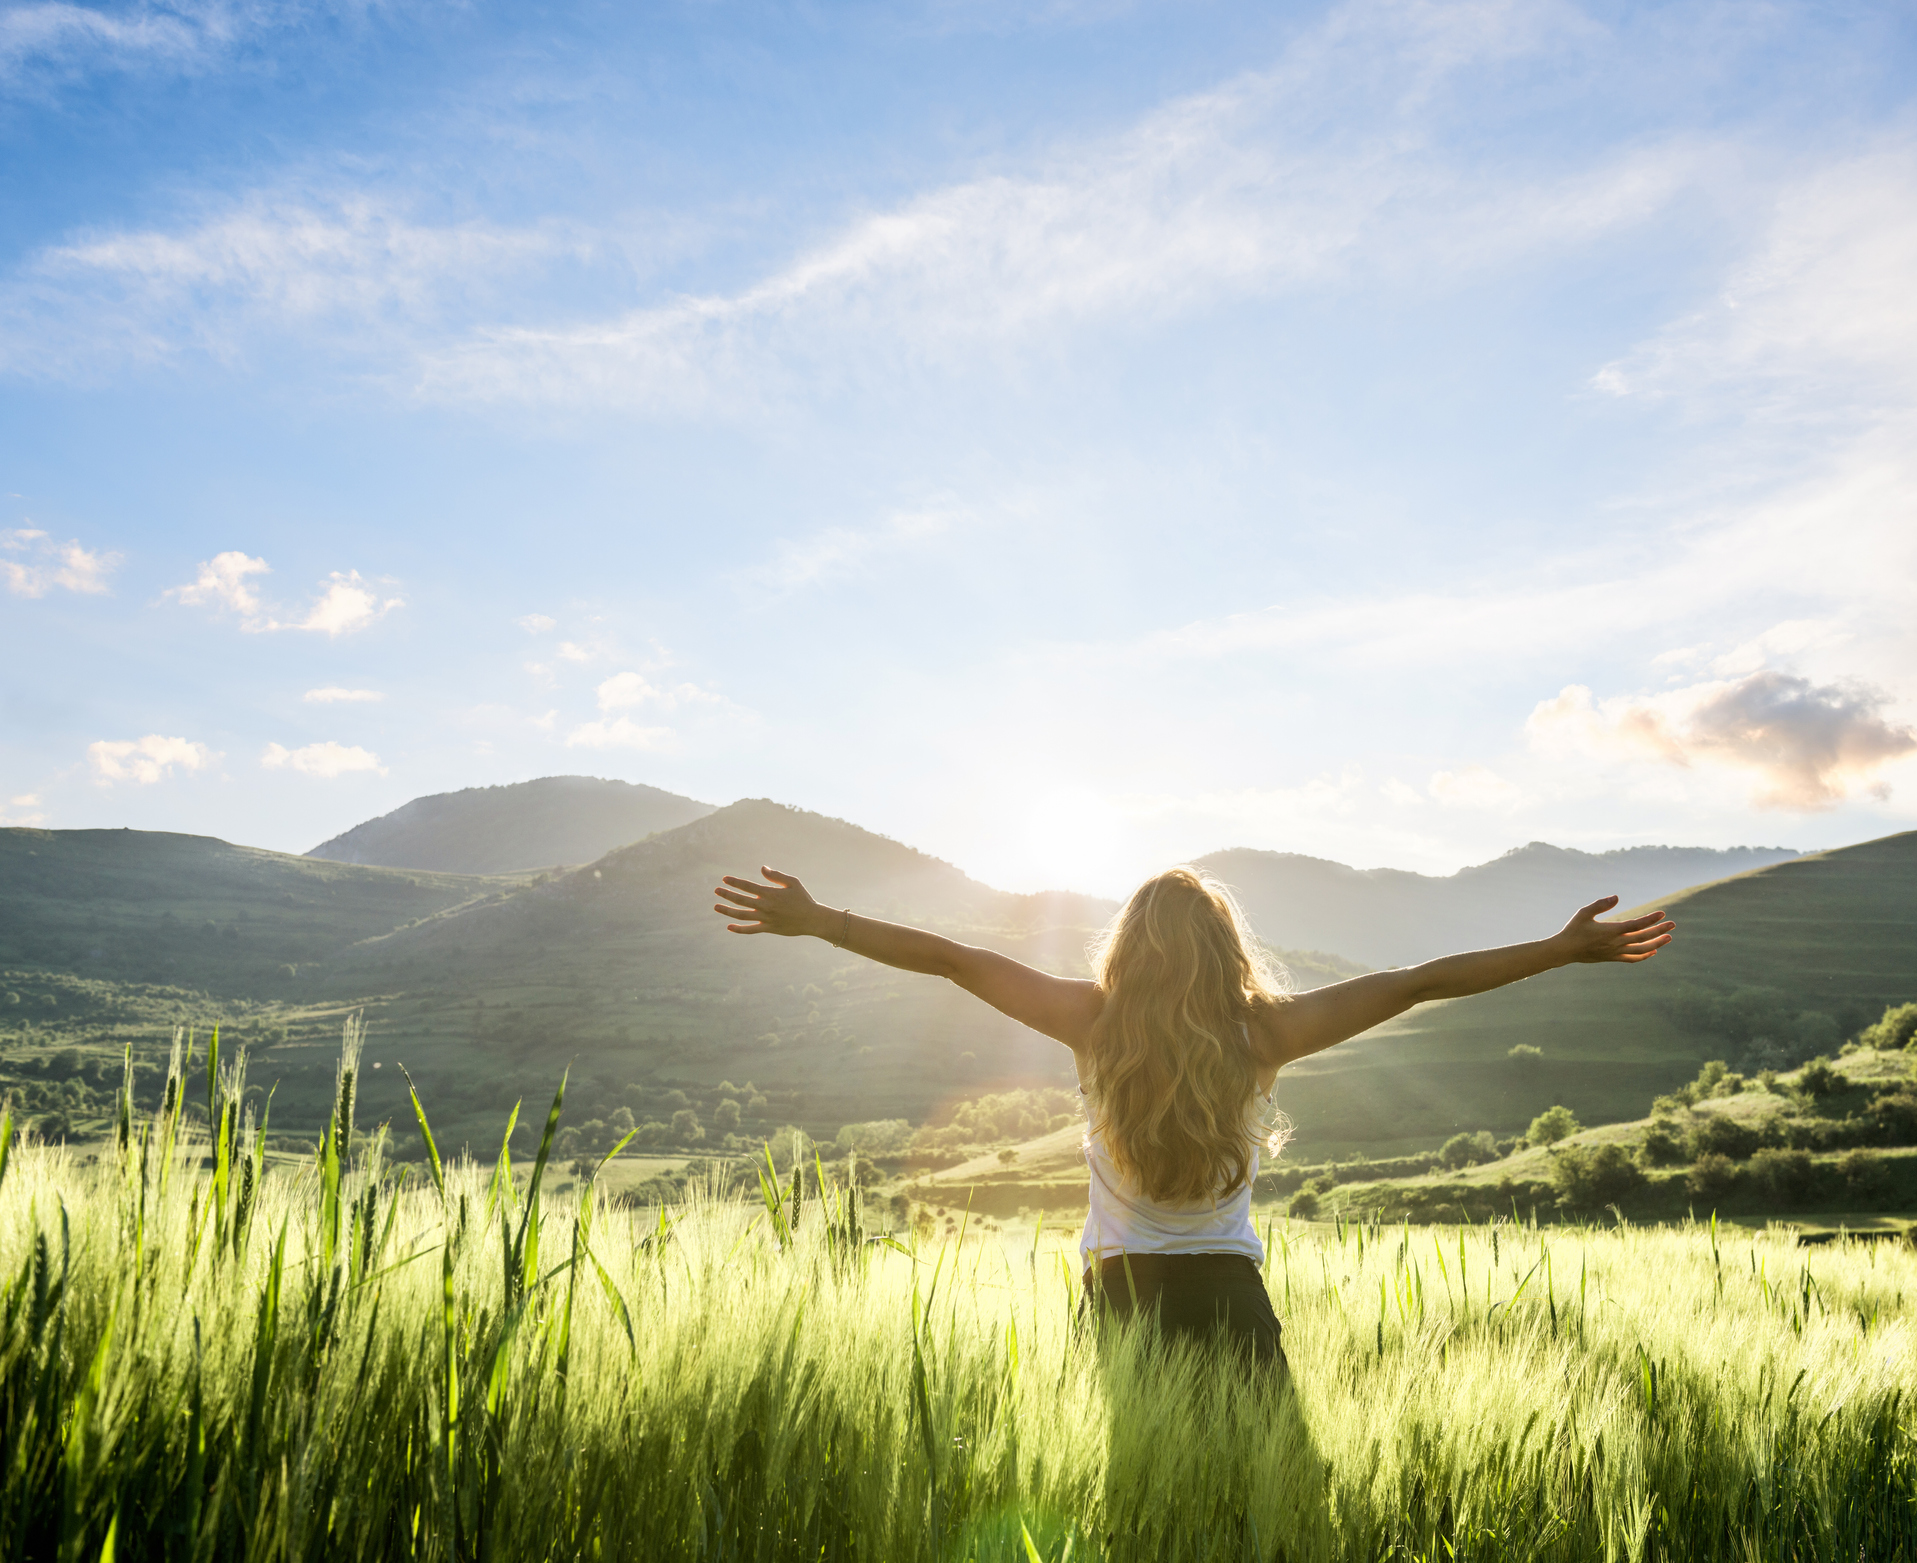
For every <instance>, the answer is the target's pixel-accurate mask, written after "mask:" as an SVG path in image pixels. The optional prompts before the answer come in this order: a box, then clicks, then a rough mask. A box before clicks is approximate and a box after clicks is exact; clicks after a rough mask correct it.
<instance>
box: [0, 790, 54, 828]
mask: <svg viewBox="0 0 1917 1563" xmlns="http://www.w3.org/2000/svg"><path fill="white" fill-rule="evenodd" d="M46 822H47V816H46V811H45V810H44V809H42V808H41V807H40V798H39V795H38V794H36V793H31V792H23V793H21V794H20V795H19V796H18V797H15V798H9V799H8V800H7V807H6V808H4V809H0V825H11V826H21V825H44V824H46Z"/></svg>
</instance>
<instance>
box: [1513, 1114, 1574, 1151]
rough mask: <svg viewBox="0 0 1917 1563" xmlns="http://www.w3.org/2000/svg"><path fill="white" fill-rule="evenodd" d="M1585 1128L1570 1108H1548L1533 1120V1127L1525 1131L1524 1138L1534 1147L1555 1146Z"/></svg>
mask: <svg viewBox="0 0 1917 1563" xmlns="http://www.w3.org/2000/svg"><path fill="white" fill-rule="evenodd" d="M1583 1127H1584V1125H1582V1124H1581V1123H1579V1122H1578V1121H1577V1118H1576V1116H1575V1115H1574V1114H1573V1113H1572V1111H1571V1109H1570V1108H1568V1107H1547V1108H1545V1109H1544V1111H1543V1112H1541V1113H1539V1114H1538V1115H1537V1117H1535V1118H1533V1119H1532V1120H1531V1127H1530V1128H1529V1129H1527V1130H1526V1131H1525V1134H1524V1137H1525V1139H1526V1140H1527V1141H1529V1142H1530V1143H1531V1144H1533V1145H1555V1144H1557V1143H1558V1141H1559V1140H1562V1139H1564V1138H1565V1137H1566V1136H1568V1135H1573V1134H1576V1133H1577V1132H1578V1130H1579V1129H1581V1128H1583Z"/></svg>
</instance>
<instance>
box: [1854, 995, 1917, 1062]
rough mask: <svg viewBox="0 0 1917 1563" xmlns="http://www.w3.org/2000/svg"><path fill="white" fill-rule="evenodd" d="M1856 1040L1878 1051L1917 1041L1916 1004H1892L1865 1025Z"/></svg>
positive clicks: (1889, 1049)
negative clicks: (1879, 1015)
mask: <svg viewBox="0 0 1917 1563" xmlns="http://www.w3.org/2000/svg"><path fill="white" fill-rule="evenodd" d="M1857 1040H1858V1041H1859V1042H1861V1043H1863V1044H1864V1046H1865V1047H1874V1048H1876V1049H1877V1050H1878V1051H1879V1052H1880V1053H1889V1052H1893V1051H1895V1050H1896V1049H1898V1048H1902V1047H1910V1046H1912V1045H1913V1043H1917V1004H1893V1005H1891V1007H1890V1008H1889V1009H1887V1010H1885V1011H1884V1013H1883V1015H1882V1016H1881V1017H1879V1018H1878V1019H1877V1020H1875V1021H1873V1022H1872V1023H1871V1024H1870V1025H1868V1026H1866V1027H1865V1028H1864V1030H1863V1033H1862V1035H1860V1036H1859V1037H1858V1038H1857Z"/></svg>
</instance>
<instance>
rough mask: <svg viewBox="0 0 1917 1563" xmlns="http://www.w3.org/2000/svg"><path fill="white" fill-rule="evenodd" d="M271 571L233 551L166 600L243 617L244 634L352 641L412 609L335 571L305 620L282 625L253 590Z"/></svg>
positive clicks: (357, 578)
mask: <svg viewBox="0 0 1917 1563" xmlns="http://www.w3.org/2000/svg"><path fill="white" fill-rule="evenodd" d="M271 570H272V566H271V565H269V564H268V563H267V562H266V561H265V560H264V559H253V558H249V557H248V556H247V555H246V554H244V553H241V552H240V551H239V550H238V549H233V550H230V551H228V552H226V553H222V554H215V555H214V556H213V557H212V558H211V559H208V560H206V561H205V562H204V563H203V564H201V566H200V573H199V574H198V575H197V576H196V577H195V578H194V579H193V580H191V581H189V582H188V583H187V584H186V585H184V586H173V587H169V588H168V589H167V590H166V591H165V592H164V593H162V594H161V595H162V596H164V597H170V598H172V599H173V600H174V601H175V602H178V603H181V604H184V605H186V606H188V607H195V606H200V605H209V606H212V607H214V608H223V609H225V610H227V611H228V612H231V613H237V614H238V615H240V628H241V629H242V630H244V631H245V632H246V633H248V634H253V635H258V634H270V633H273V632H275V631H278V630H308V631H311V632H313V633H315V634H321V635H328V636H339V635H346V634H350V633H351V632H353V631H354V630H362V629H365V628H366V627H367V626H368V625H371V624H373V623H375V622H377V621H378V620H379V619H381V618H383V617H384V616H385V615H386V614H388V613H390V612H391V611H392V610H393V609H395V608H403V607H405V606H406V600H405V599H404V598H403V597H381V596H380V594H379V592H378V591H377V590H375V589H374V586H373V585H372V584H371V583H369V582H367V581H366V580H364V579H363V578H362V577H361V575H360V573H359V571H357V570H346V571H340V570H335V571H334V572H333V573H332V575H331V576H330V577H328V578H327V580H326V581H325V583H323V585H322V586H321V589H320V594H319V596H318V597H317V598H316V599H315V600H314V602H313V604H312V606H311V607H309V608H308V609H307V610H306V612H305V613H304V614H302V615H300V616H298V617H295V618H287V619H282V618H279V617H277V616H276V613H275V612H274V611H272V610H269V609H268V608H267V607H266V606H265V605H264V604H263V603H262V602H261V600H260V594H259V593H258V591H256V590H255V589H254V587H253V586H252V584H251V581H252V577H253V576H256V575H266V574H269V573H270V572H271ZM308 698H309V699H311V698H313V697H312V696H308Z"/></svg>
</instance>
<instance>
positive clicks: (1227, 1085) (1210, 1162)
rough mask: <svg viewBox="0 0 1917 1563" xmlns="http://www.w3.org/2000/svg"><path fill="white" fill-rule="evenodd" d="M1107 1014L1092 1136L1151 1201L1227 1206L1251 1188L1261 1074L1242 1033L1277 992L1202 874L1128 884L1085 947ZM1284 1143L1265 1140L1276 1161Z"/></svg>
mask: <svg viewBox="0 0 1917 1563" xmlns="http://www.w3.org/2000/svg"><path fill="white" fill-rule="evenodd" d="M1091 960H1092V971H1093V975H1094V977H1095V978H1096V979H1097V982H1098V985H1099V987H1100V988H1102V989H1103V990H1104V993H1105V1006H1104V1008H1103V1009H1102V1010H1101V1011H1100V1012H1099V1016H1098V1020H1097V1022H1096V1024H1095V1025H1094V1026H1093V1028H1092V1035H1091V1045H1090V1047H1089V1049H1088V1053H1089V1056H1090V1062H1091V1079H1090V1080H1089V1081H1088V1082H1087V1085H1088V1087H1089V1095H1090V1098H1091V1116H1092V1132H1093V1133H1094V1134H1096V1135H1098V1136H1099V1138H1100V1139H1101V1140H1102V1141H1103V1143H1104V1146H1105V1150H1106V1153H1107V1154H1108V1155H1109V1156H1110V1157H1111V1159H1112V1162H1113V1164H1114V1165H1115V1166H1116V1167H1117V1168H1118V1170H1119V1172H1121V1173H1122V1174H1124V1175H1125V1176H1126V1177H1127V1178H1128V1179H1130V1180H1131V1181H1132V1182H1134V1183H1136V1184H1137V1185H1138V1187H1139V1188H1140V1189H1142V1190H1143V1191H1144V1193H1145V1194H1146V1195H1147V1196H1148V1197H1150V1198H1151V1199H1153V1200H1155V1201H1157V1202H1158V1203H1160V1204H1180V1205H1195V1204H1203V1203H1208V1202H1211V1201H1214V1200H1219V1199H1225V1198H1228V1197H1229V1196H1231V1195H1232V1194H1235V1193H1237V1192H1238V1190H1240V1189H1241V1188H1243V1187H1244V1186H1245V1184H1246V1183H1247V1182H1248V1181H1249V1180H1250V1177H1251V1155H1252V1150H1253V1147H1254V1146H1256V1145H1257V1144H1258V1140H1257V1138H1256V1137H1255V1136H1254V1133H1253V1131H1252V1129H1251V1127H1250V1118H1249V1110H1250V1107H1251V1102H1252V1097H1253V1096H1254V1094H1255V1093H1256V1092H1257V1089H1258V1072H1259V1065H1260V1064H1261V1063H1267V1062H1269V1060H1267V1059H1263V1058H1261V1057H1260V1056H1259V1054H1258V1052H1257V1049H1256V1044H1255V1043H1254V1042H1252V1041H1250V1040H1248V1033H1247V1030H1246V1028H1247V1026H1248V1024H1249V1023H1251V1022H1252V1021H1253V1020H1254V1019H1255V1018H1256V1017H1257V1016H1259V1015H1260V1014H1261V1013H1263V1012H1266V1011H1269V1010H1270V1009H1272V1008H1273V1007H1275V1006H1277V1005H1279V1004H1282V1003H1284V1002H1285V1001H1286V1000H1287V999H1288V998H1289V997H1290V994H1289V991H1288V989H1287V987H1286V984H1285V982H1284V980H1283V979H1282V977H1281V976H1280V975H1279V974H1278V973H1277V972H1275V971H1273V969H1272V968H1271V966H1270V965H1269V964H1268V963H1267V961H1266V960H1265V958H1264V955H1263V953H1262V951H1261V950H1260V948H1259V946H1258V943H1257V941H1256V940H1255V939H1254V938H1253V937H1252V935H1251V933H1250V931H1249V930H1248V929H1247V928H1246V926H1245V919H1244V914H1243V913H1242V912H1240V911H1239V909H1238V903H1237V902H1236V901H1234V900H1233V899H1232V895H1231V892H1230V891H1229V890H1227V889H1226V888H1225V887H1224V886H1223V885H1222V884H1220V883H1219V882H1218V881H1217V880H1216V879H1213V878H1212V877H1211V876H1210V875H1209V874H1206V873H1203V872H1201V871H1200V870H1198V869H1194V868H1174V869H1169V870H1167V871H1166V872H1165V873H1162V874H1159V875H1157V876H1156V877H1155V878H1152V879H1148V880H1146V881H1145V883H1144V884H1142V885H1140V886H1139V887H1138V889H1137V891H1135V892H1134V893H1133V895H1132V898H1131V900H1130V901H1129V902H1128V903H1127V904H1126V906H1125V909H1124V910H1123V911H1122V912H1120V913H1119V914H1118V916H1117V917H1115V918H1113V919H1112V922H1111V925H1110V926H1109V927H1108V928H1106V930H1105V932H1104V933H1103V934H1102V935H1100V937H1099V939H1098V940H1097V942H1096V943H1095V944H1094V945H1093V946H1092V950H1091ZM1289 1135H1290V1125H1289V1124H1286V1123H1284V1122H1283V1121H1282V1120H1280V1123H1279V1127H1278V1128H1277V1129H1276V1131H1275V1132H1273V1133H1272V1134H1271V1136H1270V1138H1269V1139H1268V1140H1267V1141H1266V1145H1267V1147H1268V1148H1269V1149H1270V1151H1271V1152H1272V1153H1273V1154H1276V1153H1277V1151H1279V1150H1280V1149H1281V1148H1282V1147H1283V1145H1284V1142H1285V1140H1286V1139H1287V1138H1288V1137H1289Z"/></svg>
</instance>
